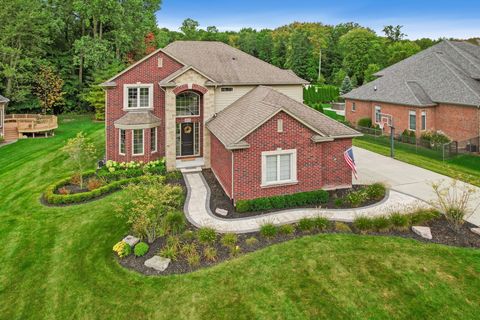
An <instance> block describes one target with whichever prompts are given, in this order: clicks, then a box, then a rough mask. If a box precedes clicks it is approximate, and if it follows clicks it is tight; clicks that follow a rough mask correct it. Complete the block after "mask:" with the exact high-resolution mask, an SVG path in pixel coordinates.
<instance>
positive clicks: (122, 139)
mask: <svg viewBox="0 0 480 320" xmlns="http://www.w3.org/2000/svg"><path fill="white" fill-rule="evenodd" d="M126 142H127V132H126V131H125V130H123V129H120V130H119V143H118V144H119V152H120V154H121V155H124V154H125V153H126Z"/></svg>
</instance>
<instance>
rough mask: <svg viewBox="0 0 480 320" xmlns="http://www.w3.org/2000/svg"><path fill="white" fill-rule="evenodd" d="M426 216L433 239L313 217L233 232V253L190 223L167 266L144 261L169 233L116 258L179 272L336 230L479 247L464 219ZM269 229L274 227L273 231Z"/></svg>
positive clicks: (143, 270)
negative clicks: (191, 255) (185, 250)
mask: <svg viewBox="0 0 480 320" xmlns="http://www.w3.org/2000/svg"><path fill="white" fill-rule="evenodd" d="M422 214H424V213H419V214H418V215H422ZM428 214H429V213H428V212H427V215H428ZM425 219H430V220H426V221H422V222H421V223H419V224H418V225H424V226H429V227H430V228H431V229H432V235H433V239H432V240H427V239H424V238H422V237H421V236H419V235H417V234H415V233H414V232H413V231H412V230H411V229H410V228H407V229H402V230H400V229H397V228H395V227H391V228H389V229H388V230H384V231H379V230H375V229H374V228H372V230H370V231H366V232H365V231H360V230H359V229H357V228H356V227H355V223H343V222H332V221H330V222H328V223H327V224H326V225H323V227H319V226H318V224H317V226H315V223H314V222H312V221H314V220H315V219H304V220H302V221H300V222H299V223H297V224H293V225H286V226H280V227H273V226H270V225H269V228H270V232H272V233H269V232H267V231H266V229H267V228H265V227H264V228H262V229H264V230H261V231H258V232H251V233H246V234H238V235H235V237H236V242H235V243H234V244H233V246H238V248H239V249H237V250H236V251H235V253H232V245H229V246H226V245H224V244H222V237H223V236H224V235H221V234H216V235H215V240H214V241H212V242H211V243H207V244H206V243H202V242H201V241H199V239H198V236H192V234H195V233H198V232H199V231H198V230H201V229H197V228H195V227H194V226H192V225H190V224H189V225H188V227H187V229H186V231H185V232H184V233H183V234H180V235H177V236H171V237H172V238H177V239H178V240H179V241H180V244H179V248H178V253H177V258H176V259H175V260H173V259H172V261H171V262H170V264H169V266H168V268H167V269H166V270H165V271H156V270H154V269H152V268H149V267H146V266H145V265H144V263H145V261H146V260H148V259H150V258H152V257H153V256H154V255H157V254H159V252H160V251H161V249H162V248H164V247H165V246H168V242H169V240H167V239H168V237H160V238H158V239H156V240H155V241H154V242H153V243H152V244H150V250H149V252H148V253H147V254H146V255H145V256H143V257H135V256H134V255H133V254H131V255H129V256H127V257H125V258H118V257H117V261H118V262H119V263H120V264H121V265H122V266H124V267H125V268H128V269H131V270H135V271H137V272H139V273H142V274H145V275H168V274H182V273H189V272H192V271H195V270H199V269H203V268H207V267H211V266H214V265H216V264H219V263H221V262H223V261H227V260H231V259H233V258H235V257H237V256H240V255H243V254H245V253H249V252H254V251H257V250H260V249H262V248H265V247H268V246H271V245H274V244H277V243H282V242H285V241H289V240H292V239H296V238H301V237H304V236H310V235H315V234H336V233H353V234H357V235H358V236H363V235H373V236H383V237H385V236H395V237H402V238H410V239H415V240H419V241H422V242H426V243H437V244H444V245H449V246H456V247H468V248H480V236H478V235H476V234H474V233H473V232H471V231H470V228H471V227H474V226H473V225H472V224H470V223H468V222H465V224H464V225H463V226H462V227H461V230H460V232H459V233H455V232H454V231H453V230H452V229H451V227H450V225H449V224H448V222H447V221H446V219H445V218H444V217H443V216H437V217H433V216H430V218H425ZM308 221H310V222H311V223H309V222H308ZM322 221H323V219H322ZM323 223H325V221H323V222H321V224H323ZM271 230H275V231H274V233H273V231H271ZM185 234H188V237H186V236H184V235H185ZM267 234H268V235H267ZM252 239H255V240H252ZM192 243H194V244H195V246H196V251H197V253H198V255H199V257H200V259H199V261H198V264H194V265H192V264H191V263H189V261H188V258H187V257H186V256H185V255H183V254H182V253H181V251H182V249H181V248H182V246H185V245H187V246H188V245H191V244H192ZM205 248H213V249H214V251H216V256H215V261H213V260H211V259H210V260H209V259H207V258H206V257H205V255H204V250H205Z"/></svg>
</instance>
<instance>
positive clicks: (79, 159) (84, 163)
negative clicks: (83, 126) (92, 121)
mask: <svg viewBox="0 0 480 320" xmlns="http://www.w3.org/2000/svg"><path fill="white" fill-rule="evenodd" d="M62 150H63V151H64V152H65V153H67V154H68V156H69V158H70V161H71V163H72V166H73V167H74V168H75V172H76V174H77V175H78V176H79V178H80V183H79V184H80V188H81V189H83V172H84V171H85V169H87V168H88V167H90V166H91V165H92V164H93V163H94V161H95V153H96V150H95V146H94V145H93V143H92V142H91V140H90V139H88V138H87V137H85V134H84V133H83V132H79V133H78V134H77V136H76V137H75V138H72V139H68V141H67V144H66V145H65V146H64V147H63V148H62Z"/></svg>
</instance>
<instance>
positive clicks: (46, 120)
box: [5, 114, 58, 133]
mask: <svg viewBox="0 0 480 320" xmlns="http://www.w3.org/2000/svg"><path fill="white" fill-rule="evenodd" d="M5 123H16V125H17V130H18V132H20V133H22V132H23V133H34V132H45V131H51V130H54V129H57V128H58V123H57V117H56V116H53V115H41V114H7V115H5Z"/></svg>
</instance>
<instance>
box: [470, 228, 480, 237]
mask: <svg viewBox="0 0 480 320" xmlns="http://www.w3.org/2000/svg"><path fill="white" fill-rule="evenodd" d="M470 231H472V232H473V233H475V234H478V235H479V236H480V228H470Z"/></svg>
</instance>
